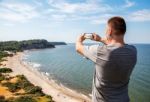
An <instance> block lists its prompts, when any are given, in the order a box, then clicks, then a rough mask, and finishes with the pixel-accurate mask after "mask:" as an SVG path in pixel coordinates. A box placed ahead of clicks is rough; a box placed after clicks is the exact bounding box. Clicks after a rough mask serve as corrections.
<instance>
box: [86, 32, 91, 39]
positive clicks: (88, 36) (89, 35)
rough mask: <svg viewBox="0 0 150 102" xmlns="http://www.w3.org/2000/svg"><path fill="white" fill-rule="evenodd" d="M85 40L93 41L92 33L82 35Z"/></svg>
mask: <svg viewBox="0 0 150 102" xmlns="http://www.w3.org/2000/svg"><path fill="white" fill-rule="evenodd" d="M84 37H85V39H93V33H84Z"/></svg>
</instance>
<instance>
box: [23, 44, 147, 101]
mask: <svg viewBox="0 0 150 102" xmlns="http://www.w3.org/2000/svg"><path fill="white" fill-rule="evenodd" d="M133 45H134V46H135V47H136V48H137V51H138V56H137V64H136V66H135V68H134V70H133V72H132V75H131V78H130V82H129V96H130V100H131V102H150V44H133ZM23 60H24V61H25V62H28V63H29V64H30V65H32V67H33V68H35V69H37V70H39V71H40V72H42V73H45V75H46V76H47V77H48V78H50V79H53V80H55V82H56V83H57V84H58V85H64V86H65V87H68V88H70V89H72V90H75V91H77V92H80V93H82V94H85V95H87V96H91V92H92V78H93V71H94V64H93V62H92V61H90V60H88V59H86V58H84V57H83V56H81V55H79V54H78V53H77V52H76V50H75V44H73V43H72V44H67V45H58V46H56V48H50V49H42V50H31V51H26V53H25V55H24V57H23Z"/></svg>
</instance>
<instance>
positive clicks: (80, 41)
mask: <svg viewBox="0 0 150 102" xmlns="http://www.w3.org/2000/svg"><path fill="white" fill-rule="evenodd" d="M84 40H85V38H84V35H80V36H79V37H78V38H77V41H76V51H77V52H78V53H80V54H81V55H83V49H84V46H83V41H84Z"/></svg>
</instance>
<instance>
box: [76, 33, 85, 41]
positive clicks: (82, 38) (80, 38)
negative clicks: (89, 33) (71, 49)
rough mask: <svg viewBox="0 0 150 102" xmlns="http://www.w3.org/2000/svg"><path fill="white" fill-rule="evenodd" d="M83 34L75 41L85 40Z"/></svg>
mask: <svg viewBox="0 0 150 102" xmlns="http://www.w3.org/2000/svg"><path fill="white" fill-rule="evenodd" d="M84 35H85V34H81V35H80V36H79V37H78V38H77V41H78V42H83V41H84V40H85V37H84Z"/></svg>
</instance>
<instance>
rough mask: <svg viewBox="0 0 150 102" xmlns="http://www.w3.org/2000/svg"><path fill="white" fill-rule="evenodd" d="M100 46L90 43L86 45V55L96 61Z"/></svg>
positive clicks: (84, 51) (84, 49)
mask: <svg viewBox="0 0 150 102" xmlns="http://www.w3.org/2000/svg"><path fill="white" fill-rule="evenodd" d="M98 46H99V45H90V46H86V45H84V48H83V55H84V57H86V58H88V59H90V60H92V61H93V62H94V63H96V59H97V49H98Z"/></svg>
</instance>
